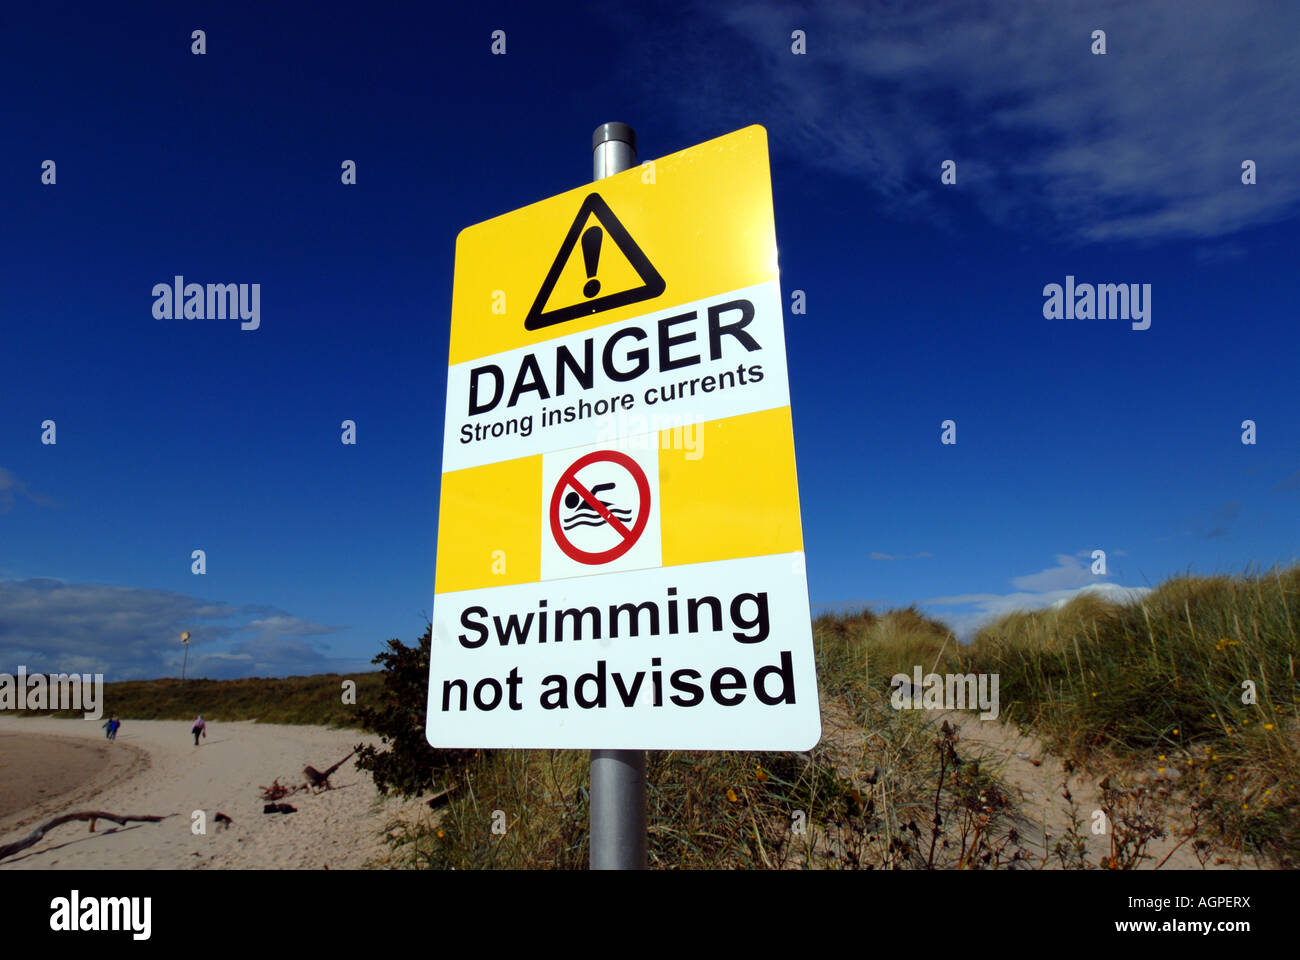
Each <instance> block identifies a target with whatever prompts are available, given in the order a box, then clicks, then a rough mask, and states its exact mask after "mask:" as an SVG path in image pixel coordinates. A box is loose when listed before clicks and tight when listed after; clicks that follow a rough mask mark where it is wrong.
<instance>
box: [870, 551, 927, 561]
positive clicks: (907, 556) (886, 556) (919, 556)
mask: <svg viewBox="0 0 1300 960" xmlns="http://www.w3.org/2000/svg"><path fill="white" fill-rule="evenodd" d="M933 556H934V554H933V553H926V552H925V551H924V550H922V551H921V552H920V553H877V552H876V551H875V550H872V551H871V559H872V560H924V559H925V558H926V557H933Z"/></svg>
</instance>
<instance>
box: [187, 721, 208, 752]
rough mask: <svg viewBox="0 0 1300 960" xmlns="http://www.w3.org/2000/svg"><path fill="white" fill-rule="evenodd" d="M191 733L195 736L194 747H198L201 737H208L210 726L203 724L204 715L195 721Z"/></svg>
mask: <svg viewBox="0 0 1300 960" xmlns="http://www.w3.org/2000/svg"><path fill="white" fill-rule="evenodd" d="M190 733H192V734H194V746H196V747H197V746H198V745H199V736H200V735H202V736H205V737H206V736H207V735H208V725H207V724H206V723H204V722H203V714H201V713H200V714H199V718H198V719H197V720H195V721H194V726H192V727H190Z"/></svg>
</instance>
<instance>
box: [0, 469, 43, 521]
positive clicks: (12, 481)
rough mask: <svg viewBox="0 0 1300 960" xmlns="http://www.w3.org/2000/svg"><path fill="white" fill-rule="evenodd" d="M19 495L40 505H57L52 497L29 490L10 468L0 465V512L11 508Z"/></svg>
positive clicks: (5, 511)
mask: <svg viewBox="0 0 1300 960" xmlns="http://www.w3.org/2000/svg"><path fill="white" fill-rule="evenodd" d="M19 497H22V498H23V499H25V500H29V501H31V502H32V503H34V504H37V505H38V506H42V507H53V506H57V504H56V503H55V502H54V500H53V499H52V498H50V497H47V496H45V495H44V494H40V493H35V492H33V491H32V490H30V489H29V488H28V486H27V484H26V483H25V482H23V481H22V480H21V479H19V477H18V476H17V474H15V473H14V472H13V471H12V470H6V469H5V468H4V467H0V513H8V512H9V511H10V510H12V509H13V508H14V503H15V502H17V499H18V498H19Z"/></svg>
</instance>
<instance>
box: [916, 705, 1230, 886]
mask: <svg viewBox="0 0 1300 960" xmlns="http://www.w3.org/2000/svg"><path fill="white" fill-rule="evenodd" d="M943 720H947V721H948V722H949V723H950V724H952V725H954V726H956V727H957V731H958V737H959V739H958V741H957V754H958V756H960V757H963V758H965V759H974V758H976V757H979V758H981V760H982V762H983V763H984V764H985V768H986V769H989V770H992V771H995V772H996V773H997V774H998V775H999V776H1000V777H1001V778H1002V781H1003V782H1004V783H1005V784H1006V785H1007V786H1008V787H1009V788H1010V789H1011V790H1012V792H1013V796H1014V795H1016V794H1017V793H1018V794H1019V796H1018V798H1017V799H1019V800H1020V801H1021V807H1020V812H1021V814H1022V815H1023V816H1024V817H1025V820H1026V823H1025V824H1024V828H1025V829H1024V830H1023V831H1022V833H1023V835H1024V836H1025V841H1026V845H1027V846H1028V847H1029V848H1030V850H1031V851H1032V852H1033V853H1036V854H1037V857H1038V862H1041V860H1042V858H1043V857H1044V856H1047V864H1046V865H1047V867H1049V868H1051V867H1058V868H1059V867H1060V865H1061V864H1060V861H1059V859H1058V858H1056V857H1055V856H1052V855H1051V854H1050V851H1051V849H1052V847H1053V846H1054V845H1055V843H1056V841H1057V840H1060V839H1063V838H1064V837H1065V836H1066V833H1067V831H1068V830H1069V828H1070V804H1069V802H1068V801H1066V799H1065V797H1064V796H1063V789H1062V788H1063V787H1064V786H1065V784H1066V782H1067V780H1066V778H1067V774H1066V771H1065V766H1064V764H1063V763H1062V760H1061V758H1060V757H1057V756H1055V755H1053V754H1051V753H1048V752H1047V751H1046V750H1044V748H1043V745H1042V743H1041V742H1039V740H1038V739H1037V738H1035V737H1033V736H1030V735H1027V734H1024V733H1022V732H1021V731H1020V730H1019V729H1018V728H1017V727H1016V725H1015V724H1012V723H1003V722H1001V721H999V720H981V719H980V718H979V715H978V714H975V713H963V712H959V711H946V712H944V713H942V714H940V715H938V716H936V718H935V724H936V725H937V724H939V723H940V722H942V721H943ZM1135 773H1136V774H1137V779H1141V780H1143V781H1145V782H1146V783H1147V785H1148V786H1151V787H1157V786H1159V785H1160V778H1159V777H1158V776H1153V771H1145V772H1144V771H1135ZM1068 776H1069V779H1068V784H1069V790H1070V795H1071V796H1072V797H1073V799H1074V803H1075V805H1076V808H1077V809H1076V811H1075V816H1077V817H1079V818H1080V819H1081V820H1082V826H1081V828H1080V831H1081V833H1082V835H1083V836H1085V837H1086V838H1087V858H1088V862H1089V863H1090V864H1093V865H1096V864H1097V863H1099V862H1100V861H1101V859H1102V857H1105V856H1108V855H1109V853H1110V837H1109V836H1108V835H1098V834H1094V833H1093V832H1092V825H1093V822H1094V821H1093V812H1094V811H1095V810H1099V809H1101V806H1102V804H1101V790H1100V788H1099V787H1098V782H1099V781H1100V780H1101V779H1102V777H1103V776H1104V774H1103V773H1098V772H1095V771H1094V772H1083V771H1078V770H1076V771H1073V772H1071V773H1070V774H1069V775H1068ZM1133 779H1134V777H1133V776H1132V775H1129V776H1127V777H1126V776H1124V775H1116V776H1115V780H1116V781H1117V783H1122V782H1125V781H1126V780H1127V781H1128V782H1131V781H1132V780H1133ZM1187 802H1188V801H1187V800H1186V798H1185V794H1183V795H1181V798H1180V795H1179V794H1177V793H1176V794H1175V799H1174V802H1173V803H1172V804H1171V805H1170V816H1169V817H1168V819H1167V820H1166V821H1165V822H1164V823H1162V824H1161V826H1162V827H1164V836H1162V837H1161V838H1160V839H1158V840H1152V841H1151V843H1150V845H1149V846H1148V847H1147V851H1146V852H1147V853H1148V854H1150V856H1151V859H1149V860H1145V861H1143V863H1142V866H1141V868H1140V869H1148V870H1149V869H1152V868H1153V867H1156V866H1157V865H1159V864H1161V863H1162V862H1163V864H1164V865H1163V866H1162V867H1161V869H1162V870H1201V869H1206V870H1240V869H1254V868H1255V864H1254V862H1253V861H1250V860H1247V859H1246V858H1243V857H1241V856H1240V855H1234V856H1232V857H1225V856H1224V855H1223V854H1222V853H1220V854H1219V855H1218V856H1211V857H1210V858H1209V859H1208V862H1207V863H1206V864H1205V865H1204V867H1202V865H1201V862H1200V860H1198V859H1197V857H1196V853H1195V851H1194V849H1193V847H1192V844H1193V843H1194V842H1195V838H1193V839H1191V840H1187V841H1186V842H1185V843H1182V844H1181V846H1180V845H1179V842H1180V841H1181V840H1183V831H1185V830H1186V829H1187V827H1188V826H1189V824H1188V823H1187V822H1185V821H1186V817H1185V816H1179V815H1178V814H1179V812H1180V805H1181V813H1183V814H1186V808H1187ZM1175 848H1176V849H1175ZM1166 858H1167V859H1166ZM1219 859H1223V860H1225V861H1226V862H1222V863H1216V860H1219Z"/></svg>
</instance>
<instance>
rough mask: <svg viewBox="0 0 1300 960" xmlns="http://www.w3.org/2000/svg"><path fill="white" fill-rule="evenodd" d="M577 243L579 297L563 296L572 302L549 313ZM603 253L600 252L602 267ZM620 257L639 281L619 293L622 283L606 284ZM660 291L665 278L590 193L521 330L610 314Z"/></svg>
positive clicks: (599, 198) (596, 196)
mask: <svg viewBox="0 0 1300 960" xmlns="http://www.w3.org/2000/svg"><path fill="white" fill-rule="evenodd" d="M593 221H594V222H593ZM606 238H608V240H609V242H610V243H612V244H613V246H614V248H615V249H614V251H613V252H611V251H610V250H609V249H608V246H609V245H608V244H607V243H606ZM579 244H581V249H582V258H581V260H582V277H583V283H582V299H580V300H577V299H576V298H573V297H570V298H567V299H568V300H569V301H570V302H568V303H567V305H563V306H556V307H554V308H551V309H547V305H548V303H549V301H550V299H551V295H552V293H553V292H554V291H555V284H556V282H557V281H558V280H559V279H560V275H561V273H562V272H563V271H564V270H565V267H566V265H567V266H568V267H569V269H570V272H572V271H573V269H574V264H573V263H572V262H571V261H573V259H574V256H573V255H574V252H575V250H576V249H577V247H578V246H579ZM602 254H604V257H603V261H604V262H603V264H602ZM618 254H621V255H622V257H623V259H624V260H625V261H626V262H627V263H628V264H629V265H630V266H631V268H632V270H634V271H636V276H637V278H638V279H639V280H640V284H639V285H638V286H634V287H630V288H627V289H620V287H622V286H624V284H619V283H611V282H610V280H609V275H610V273H612V272H614V270H615V269H616V267H614V266H611V264H614V262H615V260H616V256H617V255H618ZM602 266H603V270H602ZM602 273H603V275H604V276H605V277H606V280H605V282H604V286H603V287H602V285H601V280H600V276H601V275H602ZM663 292H664V279H663V277H661V276H659V272H658V271H657V270H655V268H654V267H653V266H652V265H651V263H650V260H649V259H648V258H647V257H646V255H645V254H644V253H642V252H641V248H640V247H638V246H637V245H636V241H635V240H633V239H632V238H631V237H630V236H628V232H627V229H626V228H625V227H624V226H623V224H621V223H619V221H618V218H617V217H615V216H614V212H613V211H612V210H610V209H609V204H607V203H606V202H605V201H604V200H602V199H601V197H600V194H598V193H593V194H591V195H590V196H588V197H587V199H586V200H584V201H583V202H582V206H581V207H579V208H578V215H577V216H576V217H574V218H573V226H571V227H570V228H569V233H568V235H567V236H566V237H565V238H564V243H562V244H561V245H560V252H559V253H558V254H557V255H556V257H555V262H554V263H552V264H551V269H550V271H549V272H548V273H547V274H546V279H545V280H543V281H542V287H541V289H540V290H538V291H537V299H535V300H534V301H533V306H532V309H531V310H529V311H528V316H527V317H526V318H525V319H524V328H525V329H526V330H536V329H538V328H539V327H545V326H549V325H550V324H553V323H563V322H564V321H565V320H572V319H574V318H575V317H585V316H588V315H590V314H593V313H599V312H600V311H602V310H612V309H614V308H615V307H623V306H627V305H628V304H630V303H639V302H640V301H642V300H652V299H654V298H655V297H657V296H659V295H660V294H661V293H663ZM562 299H563V298H562Z"/></svg>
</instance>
